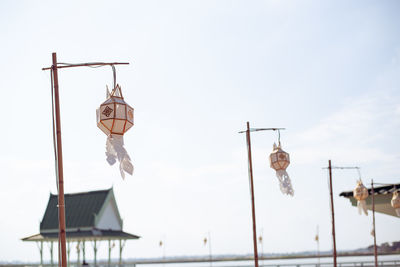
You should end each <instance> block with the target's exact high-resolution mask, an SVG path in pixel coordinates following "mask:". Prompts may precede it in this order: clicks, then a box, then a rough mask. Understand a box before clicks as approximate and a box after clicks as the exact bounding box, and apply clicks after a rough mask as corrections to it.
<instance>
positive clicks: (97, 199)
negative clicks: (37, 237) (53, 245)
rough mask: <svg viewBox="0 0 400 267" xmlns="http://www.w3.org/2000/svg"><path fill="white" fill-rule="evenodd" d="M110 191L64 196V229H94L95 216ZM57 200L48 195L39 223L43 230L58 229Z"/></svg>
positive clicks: (55, 197) (53, 196) (55, 196)
mask: <svg viewBox="0 0 400 267" xmlns="http://www.w3.org/2000/svg"><path fill="white" fill-rule="evenodd" d="M111 190H112V189H108V190H100V191H91V192H84V193H76V194H65V195H64V199H65V219H66V228H67V230H68V228H83V227H94V222H95V215H96V214H98V213H99V211H100V209H101V207H102V206H103V204H104V201H105V200H106V198H107V195H108V193H109V192H110V191H111ZM57 204H58V198H57V195H53V194H50V198H49V202H48V204H47V208H46V211H45V213H44V216H43V220H42V221H41V223H40V232H42V231H43V230H54V229H58V208H57Z"/></svg>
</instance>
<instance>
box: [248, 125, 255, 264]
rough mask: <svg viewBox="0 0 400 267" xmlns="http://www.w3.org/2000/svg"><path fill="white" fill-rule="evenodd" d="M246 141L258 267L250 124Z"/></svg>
mask: <svg viewBox="0 0 400 267" xmlns="http://www.w3.org/2000/svg"><path fill="white" fill-rule="evenodd" d="M246 140H247V152H248V157H249V179H250V192H251V211H252V219H253V244H254V266H255V267H258V252H257V230H256V209H255V204H254V183H253V164H252V161H251V142H250V124H249V122H247V131H246Z"/></svg>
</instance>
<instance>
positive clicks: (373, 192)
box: [371, 179, 378, 267]
mask: <svg viewBox="0 0 400 267" xmlns="http://www.w3.org/2000/svg"><path fill="white" fill-rule="evenodd" d="M371 195H372V228H373V234H374V258H375V267H378V250H377V247H376V228H375V191H374V180H373V179H372V180H371Z"/></svg>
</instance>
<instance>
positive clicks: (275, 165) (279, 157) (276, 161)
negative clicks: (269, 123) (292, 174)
mask: <svg viewBox="0 0 400 267" xmlns="http://www.w3.org/2000/svg"><path fill="white" fill-rule="evenodd" d="M269 159H270V164H271V168H272V169H274V170H275V171H276V177H278V180H279V187H280V189H281V191H282V193H284V194H287V195H291V196H293V194H294V191H293V188H292V183H291V181H290V178H289V175H288V174H287V172H286V168H287V167H288V166H289V164H290V158H289V154H288V153H286V152H285V151H283V150H282V148H281V142H279V143H278V146H277V145H276V144H275V143H274V147H273V151H272V153H271V154H270V155H269Z"/></svg>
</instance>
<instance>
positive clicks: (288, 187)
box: [276, 170, 294, 196]
mask: <svg viewBox="0 0 400 267" xmlns="http://www.w3.org/2000/svg"><path fill="white" fill-rule="evenodd" d="M276 177H278V180H279V187H280V188H281V191H282V193H283V194H286V195H291V196H293V195H294V191H293V187H292V182H291V181H290V178H289V175H288V173H287V172H286V170H279V171H277V172H276Z"/></svg>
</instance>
